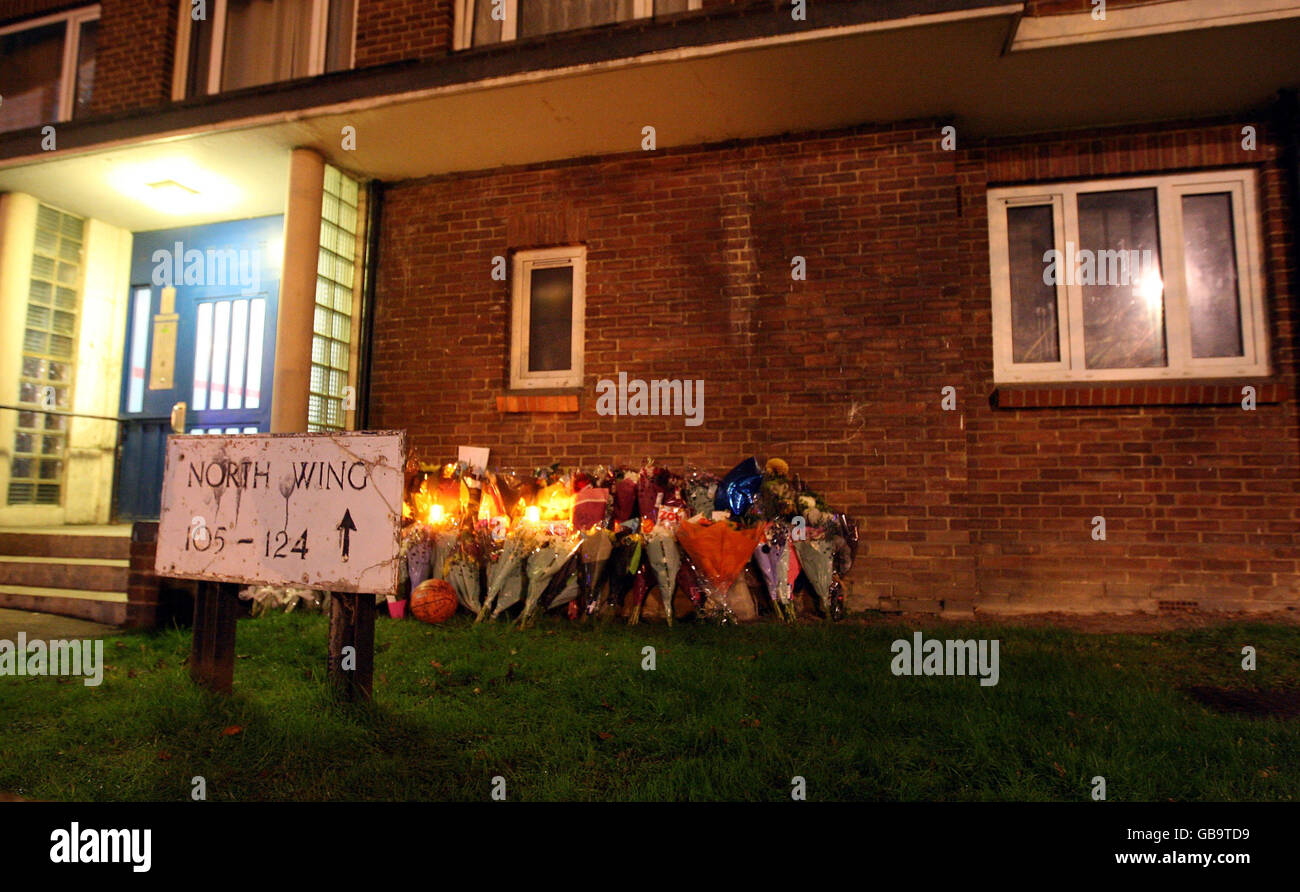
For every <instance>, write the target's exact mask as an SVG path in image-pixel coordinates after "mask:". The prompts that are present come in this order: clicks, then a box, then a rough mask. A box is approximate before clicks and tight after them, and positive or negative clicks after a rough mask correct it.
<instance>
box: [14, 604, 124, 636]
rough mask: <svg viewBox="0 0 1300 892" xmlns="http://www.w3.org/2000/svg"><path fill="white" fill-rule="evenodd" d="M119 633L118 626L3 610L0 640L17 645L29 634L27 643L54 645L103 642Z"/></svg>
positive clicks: (45, 614)
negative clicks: (85, 640)
mask: <svg viewBox="0 0 1300 892" xmlns="http://www.w3.org/2000/svg"><path fill="white" fill-rule="evenodd" d="M119 631H120V630H119V629H118V628H117V627H116V626H105V625H101V624H100V623H92V622H90V621H89V620H84V619H73V618H72V617H68V616H55V615H54V614H52V613H34V612H32V611H29V610H5V609H0V639H3V640H8V641H16V640H17V639H18V633H19V632H26V633H27V637H28V639H33V638H40V639H43V640H45V641H51V640H63V639H67V638H102V637H103V636H105V635H116V634H117V633H118V632H119Z"/></svg>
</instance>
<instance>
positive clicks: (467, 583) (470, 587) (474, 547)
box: [447, 530, 483, 616]
mask: <svg viewBox="0 0 1300 892" xmlns="http://www.w3.org/2000/svg"><path fill="white" fill-rule="evenodd" d="M481 555H482V552H481V550H480V547H479V542H478V539H477V538H476V537H475V536H474V534H473V533H472V532H470V531H469V530H466V531H464V532H463V533H462V534H461V535H460V537H459V542H458V543H457V546H456V549H455V550H454V551H453V552H452V554H451V556H450V557H449V558H448V559H447V582H449V583H450V584H451V587H452V588H454V589H455V590H456V598H457V600H459V601H460V604H461V606H462V607H464V608H465V609H466V610H468V611H470V612H471V613H473V614H475V615H476V616H477V615H478V612H479V610H480V609H482V607H483V603H482V601H481V599H480V595H481V592H482V591H483V589H482V582H481V580H480V578H479V577H480V575H481V573H482V569H483V563H482V557H481Z"/></svg>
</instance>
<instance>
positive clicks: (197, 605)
mask: <svg viewBox="0 0 1300 892" xmlns="http://www.w3.org/2000/svg"><path fill="white" fill-rule="evenodd" d="M238 613H239V585H238V584H236V583H231V582H200V583H199V584H198V590H197V591H196V592H195V597H194V638H193V641H192V643H191V645H190V679H191V680H192V681H193V682H194V683H195V684H197V685H199V686H201V687H205V688H207V689H208V690H210V691H213V692H214V693H218V694H229V693H230V692H231V691H232V689H233V687H234V682H235V620H236V617H237V616H238Z"/></svg>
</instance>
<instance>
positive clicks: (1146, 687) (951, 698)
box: [0, 615, 1300, 801]
mask: <svg viewBox="0 0 1300 892" xmlns="http://www.w3.org/2000/svg"><path fill="white" fill-rule="evenodd" d="M376 625H377V628H376V648H377V655H376V668H375V690H376V704H375V705H373V706H364V705H351V704H345V703H339V702H335V701H333V700H332V699H331V696H330V694H329V693H328V692H327V688H326V684H325V679H324V675H325V673H324V665H323V664H324V652H325V637H326V621H325V619H324V618H323V617H320V616H312V615H288V616H283V615H279V616H271V617H266V618H263V619H257V620H241V621H240V623H239V633H238V634H239V638H238V653H239V659H238V660H237V662H236V666H235V688H236V695H235V696H234V697H233V698H218V697H213V696H211V695H207V694H205V693H202V692H200V691H199V690H197V689H195V688H194V687H193V686H192V685H191V684H190V683H189V679H188V675H187V668H186V666H185V665H184V660H185V659H186V657H187V655H188V653H189V634H188V631H177V630H173V631H167V632H161V633H154V634H125V635H121V636H115V637H111V638H108V639H106V640H105V651H104V655H105V662H106V663H107V664H108V665H109V667H110V668H108V669H107V670H106V672H105V676H104V682H103V684H102V685H101V686H100V687H97V688H91V687H86V686H84V685H83V684H82V683H81V681H80V680H79V679H77V680H67V679H54V678H35V679H33V678H14V677H6V678H0V792H8V793H13V794H17V795H20V796H23V797H26V798H32V799H50V800H178V799H185V798H188V797H189V795H190V790H191V778H193V777H194V776H196V775H201V776H203V777H204V778H205V779H206V782H207V794H208V798H209V799H210V800H218V801H219V800H242V801H248V800H330V799H342V800H354V799H417V800H443V799H453V800H477V801H484V800H486V799H488V797H489V792H490V789H491V783H492V778H493V777H494V776H496V775H500V776H502V777H504V778H505V779H506V784H507V790H506V792H507V796H508V798H509V799H511V800H681V799H697V800H707V799H724V800H781V799H786V800H788V799H789V797H790V789H791V778H792V777H794V776H796V775H798V776H802V777H804V778H805V779H806V783H807V790H808V798H809V799H810V800H903V799H918V800H958V799H963V800H971V799H976V800H978V799H998V800H1068V801H1086V800H1087V799H1088V798H1089V794H1090V791H1091V789H1092V788H1091V784H1090V780H1091V778H1093V777H1094V776H1095V775H1102V776H1104V777H1105V778H1106V785H1107V793H1108V798H1109V799H1111V800H1130V801H1131V800H1166V799H1172V800H1188V799H1205V800H1295V799H1297V798H1300V765H1298V764H1297V760H1296V755H1297V754H1300V720H1297V719H1290V720H1286V719H1281V718H1262V719H1252V718H1245V717H1240V716H1235V715H1223V714H1219V713H1217V712H1214V711H1212V710H1210V709H1208V708H1206V707H1204V706H1202V705H1200V704H1199V703H1197V702H1196V701H1194V700H1193V699H1191V698H1190V697H1189V696H1188V695H1187V694H1186V693H1183V692H1182V689H1183V688H1184V687H1186V686H1190V685H1214V686H1222V687H1229V688H1258V689H1291V690H1295V689H1297V687H1300V639H1298V637H1297V635H1296V629H1295V628H1294V627H1287V626H1274V625H1262V624H1238V625H1228V626H1219V627H1212V628H1202V629H1192V630H1182V631H1174V632H1167V633H1162V634H1159V635H1149V634H1143V635H1098V634H1084V633H1079V632H1073V631H1067V630H1062V629H1057V628H1023V627H994V626H990V625H974V626H952V625H943V626H933V627H931V628H928V629H927V630H926V635H927V637H939V638H958V637H961V638H966V637H971V638H998V639H1000V640H1001V680H1000V683H999V684H998V685H996V686H994V687H981V686H980V685H979V684H978V679H976V678H974V677H960V678H958V677H929V678H927V677H921V678H914V677H907V676H901V677H896V676H894V675H893V674H892V673H891V672H890V669H889V664H890V659H891V656H892V655H891V653H890V643H891V642H892V641H893V640H894V639H896V638H909V639H910V637H911V633H912V628H910V627H903V626H901V625H885V624H884V622H883V620H874V621H872V622H869V623H862V622H846V623H843V624H838V625H820V624H807V625H799V626H795V627H787V626H782V625H779V624H769V623H761V624H755V625H749V626H744V627H739V628H737V627H726V628H714V627H705V626H691V625H679V626H678V627H677V628H675V629H671V630H670V629H667V628H665V627H663V626H661V625H641V626H638V627H633V628H628V627H624V626H621V625H611V626H598V625H591V626H587V625H582V626H577V625H571V624H569V623H567V622H563V621H559V620H556V621H549V622H543V623H542V624H540V625H539V626H538V627H537V628H536V629H532V630H529V631H527V632H519V631H516V630H512V629H508V628H505V627H504V626H499V625H497V626H489V625H485V626H480V627H473V626H471V625H470V624H469V622H468V621H467V620H465V619H463V618H457V619H456V620H454V621H452V622H451V623H449V624H447V625H445V626H428V625H425V624H422V623H418V622H414V621H401V622H393V621H388V620H385V619H380V620H379V621H378V622H377V624H376ZM1247 644H1249V645H1252V646H1254V647H1255V648H1256V649H1257V652H1258V660H1259V668H1258V669H1257V670H1256V671H1254V672H1243V671H1242V670H1241V648H1242V646H1243V645H1247ZM646 645H653V646H654V647H655V648H656V649H657V655H656V656H657V668H656V669H655V670H654V671H644V670H643V669H642V668H641V664H642V648H643V647H644V646H646Z"/></svg>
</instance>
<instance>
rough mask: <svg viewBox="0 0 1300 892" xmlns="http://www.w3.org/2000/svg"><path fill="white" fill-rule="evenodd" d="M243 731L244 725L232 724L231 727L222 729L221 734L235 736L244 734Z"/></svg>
mask: <svg viewBox="0 0 1300 892" xmlns="http://www.w3.org/2000/svg"><path fill="white" fill-rule="evenodd" d="M243 731H244V726H243V725H230V726H229V727H226V728H223V729H222V731H221V736H222V737H233V736H234V735H236V734H242V733H243Z"/></svg>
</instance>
